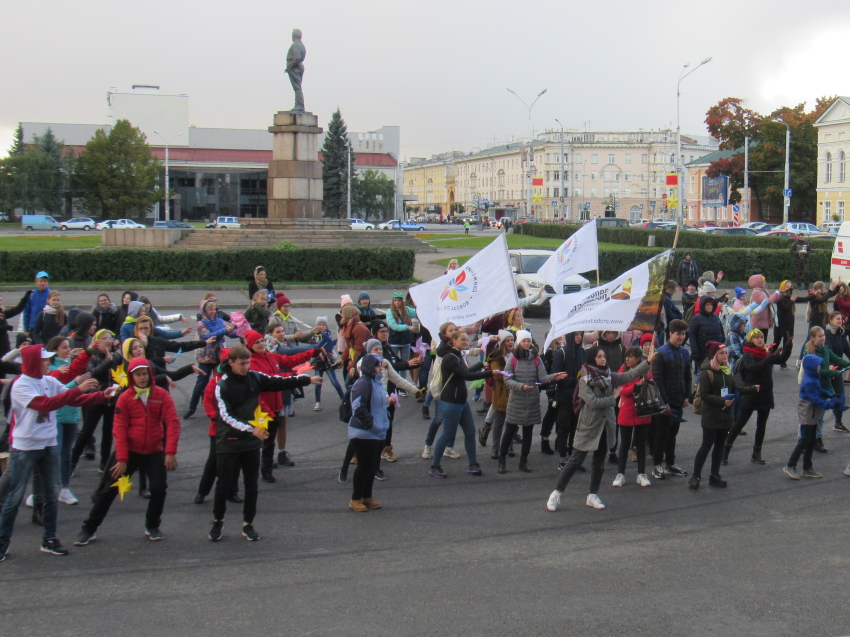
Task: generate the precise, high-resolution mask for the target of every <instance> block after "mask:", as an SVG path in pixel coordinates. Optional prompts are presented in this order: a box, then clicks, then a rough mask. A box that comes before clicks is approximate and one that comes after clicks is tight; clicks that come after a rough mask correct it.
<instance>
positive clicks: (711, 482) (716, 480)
mask: <svg viewBox="0 0 850 637" xmlns="http://www.w3.org/2000/svg"><path fill="white" fill-rule="evenodd" d="M708 486H710V487H725V486H726V480H724V479H722V478H721V477H720V476H712V475H709V476H708Z"/></svg>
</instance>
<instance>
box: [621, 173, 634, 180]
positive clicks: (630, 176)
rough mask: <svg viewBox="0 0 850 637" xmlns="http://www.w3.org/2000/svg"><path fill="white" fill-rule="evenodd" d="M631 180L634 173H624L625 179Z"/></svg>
mask: <svg viewBox="0 0 850 637" xmlns="http://www.w3.org/2000/svg"><path fill="white" fill-rule="evenodd" d="M631 180H632V173H625V174H624V175H623V181H631Z"/></svg>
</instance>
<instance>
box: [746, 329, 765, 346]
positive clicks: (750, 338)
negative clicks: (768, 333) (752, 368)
mask: <svg viewBox="0 0 850 637" xmlns="http://www.w3.org/2000/svg"><path fill="white" fill-rule="evenodd" d="M756 336H761V337H762V338H764V332H762V331H761V330H760V329H758V328H756V329H754V330H750V331H749V332H748V333H747V340H748V341H749V342H750V343H752V342H753V339H754V338H755V337H756Z"/></svg>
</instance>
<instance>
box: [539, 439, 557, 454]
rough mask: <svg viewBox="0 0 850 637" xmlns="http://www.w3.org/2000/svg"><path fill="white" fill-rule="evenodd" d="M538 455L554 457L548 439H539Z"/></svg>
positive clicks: (553, 451)
mask: <svg viewBox="0 0 850 637" xmlns="http://www.w3.org/2000/svg"><path fill="white" fill-rule="evenodd" d="M540 453H542V454H545V455H547V456H554V455H555V450H554V449H552V447H551V446H550V445H549V439H548V438H541V439H540Z"/></svg>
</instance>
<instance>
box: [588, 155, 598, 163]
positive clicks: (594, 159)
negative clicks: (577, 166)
mask: <svg viewBox="0 0 850 637" xmlns="http://www.w3.org/2000/svg"><path fill="white" fill-rule="evenodd" d="M590 163H591V164H598V163H599V155H591V156H590Z"/></svg>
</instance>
